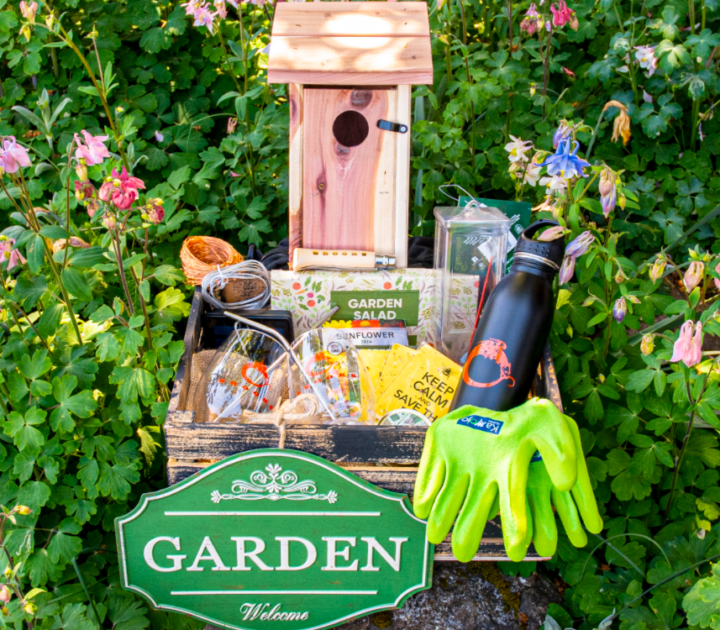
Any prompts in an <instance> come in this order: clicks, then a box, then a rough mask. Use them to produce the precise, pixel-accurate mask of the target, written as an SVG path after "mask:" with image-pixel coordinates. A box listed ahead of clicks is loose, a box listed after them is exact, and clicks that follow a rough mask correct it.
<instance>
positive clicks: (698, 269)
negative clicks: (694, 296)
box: [683, 260, 705, 292]
mask: <svg viewBox="0 0 720 630" xmlns="http://www.w3.org/2000/svg"><path fill="white" fill-rule="evenodd" d="M704 273H705V265H704V264H703V263H701V262H699V261H697V260H693V261H692V262H691V263H690V266H689V267H688V270H687V271H686V272H685V278H684V279H683V282H684V283H685V288H686V289H687V290H688V292H690V291H692V290H693V289H694V288H695V287H696V286H697V285H699V284H700V282H702V279H703V274H704Z"/></svg>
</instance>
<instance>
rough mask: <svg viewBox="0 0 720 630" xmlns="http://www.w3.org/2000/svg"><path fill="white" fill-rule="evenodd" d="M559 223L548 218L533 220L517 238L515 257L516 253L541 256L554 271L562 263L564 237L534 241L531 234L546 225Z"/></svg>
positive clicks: (535, 256) (550, 225)
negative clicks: (546, 240)
mask: <svg viewBox="0 0 720 630" xmlns="http://www.w3.org/2000/svg"><path fill="white" fill-rule="evenodd" d="M558 225H560V224H559V223H558V222H557V221H550V220H549V219H543V220H542V221H535V223H533V224H532V225H529V226H528V227H526V228H525V230H523V233H522V234H521V235H520V238H518V242H517V245H516V246H515V257H516V258H517V257H520V258H522V256H518V255H522V254H527V255H528V258H529V257H531V256H532V257H534V258H541V259H543V260H544V261H547V262H549V263H551V264H550V266H551V267H553V268H554V269H555V270H556V271H557V270H558V269H559V268H560V265H561V264H562V260H563V256H564V255H565V239H564V238H558V239H555V240H554V241H548V242H545V241H534V240H533V239H532V237H533V235H534V234H536V233H537V232H538V231H540V230H542V229H543V228H546V227H554V226H558Z"/></svg>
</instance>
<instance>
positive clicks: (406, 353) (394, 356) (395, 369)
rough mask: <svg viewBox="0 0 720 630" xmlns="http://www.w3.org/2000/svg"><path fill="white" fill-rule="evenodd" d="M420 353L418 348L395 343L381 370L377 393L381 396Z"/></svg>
mask: <svg viewBox="0 0 720 630" xmlns="http://www.w3.org/2000/svg"><path fill="white" fill-rule="evenodd" d="M417 353H418V351H417V350H413V349H412V348H408V347H407V346H401V345H399V344H395V345H394V346H393V347H392V348H391V350H390V351H389V353H388V355H387V358H386V359H385V363H383V366H382V370H381V371H380V379H379V380H378V384H377V387H376V388H375V395H376V396H377V397H378V398H379V397H380V396H381V395H382V394H383V392H384V391H385V389H386V388H387V386H388V385H390V383H392V382H393V381H394V380H395V377H396V376H397V375H398V374H400V372H402V370H403V368H404V367H405V366H406V365H407V364H408V362H409V361H410V360H411V359H412V358H413V357H414V356H415V355H416V354H417ZM378 417H379V416H378Z"/></svg>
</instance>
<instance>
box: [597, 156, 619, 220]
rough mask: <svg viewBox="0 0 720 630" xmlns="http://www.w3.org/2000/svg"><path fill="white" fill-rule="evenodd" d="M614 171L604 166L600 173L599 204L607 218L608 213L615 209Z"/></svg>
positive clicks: (615, 186) (615, 188) (615, 187)
mask: <svg viewBox="0 0 720 630" xmlns="http://www.w3.org/2000/svg"><path fill="white" fill-rule="evenodd" d="M616 179H617V178H616V176H615V173H614V172H613V171H612V169H609V168H607V167H605V168H604V169H603V170H602V172H601V173H600V185H599V191H600V205H601V206H602V210H603V215H604V216H605V218H606V219H607V218H608V217H609V216H610V213H611V212H612V211H613V210H615V205H616V204H617V185H616V183H615V181H616Z"/></svg>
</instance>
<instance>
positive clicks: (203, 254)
mask: <svg viewBox="0 0 720 630" xmlns="http://www.w3.org/2000/svg"><path fill="white" fill-rule="evenodd" d="M180 260H181V261H182V266H183V272H185V277H186V278H187V281H188V283H189V284H192V285H195V286H199V285H200V284H202V280H203V278H204V277H205V276H206V275H207V274H208V273H210V272H211V271H215V270H216V269H217V268H218V266H220V267H221V268H222V267H227V266H228V265H237V264H238V263H239V262H242V261H243V260H244V258H243V256H242V254H240V252H238V251H237V250H236V249H235V248H234V247H233V246H232V245H230V243H227V242H225V241H223V240H222V239H220V238H215V237H213V236H189V237H188V238H186V239H185V241H184V242H183V245H182V249H181V250H180Z"/></svg>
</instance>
